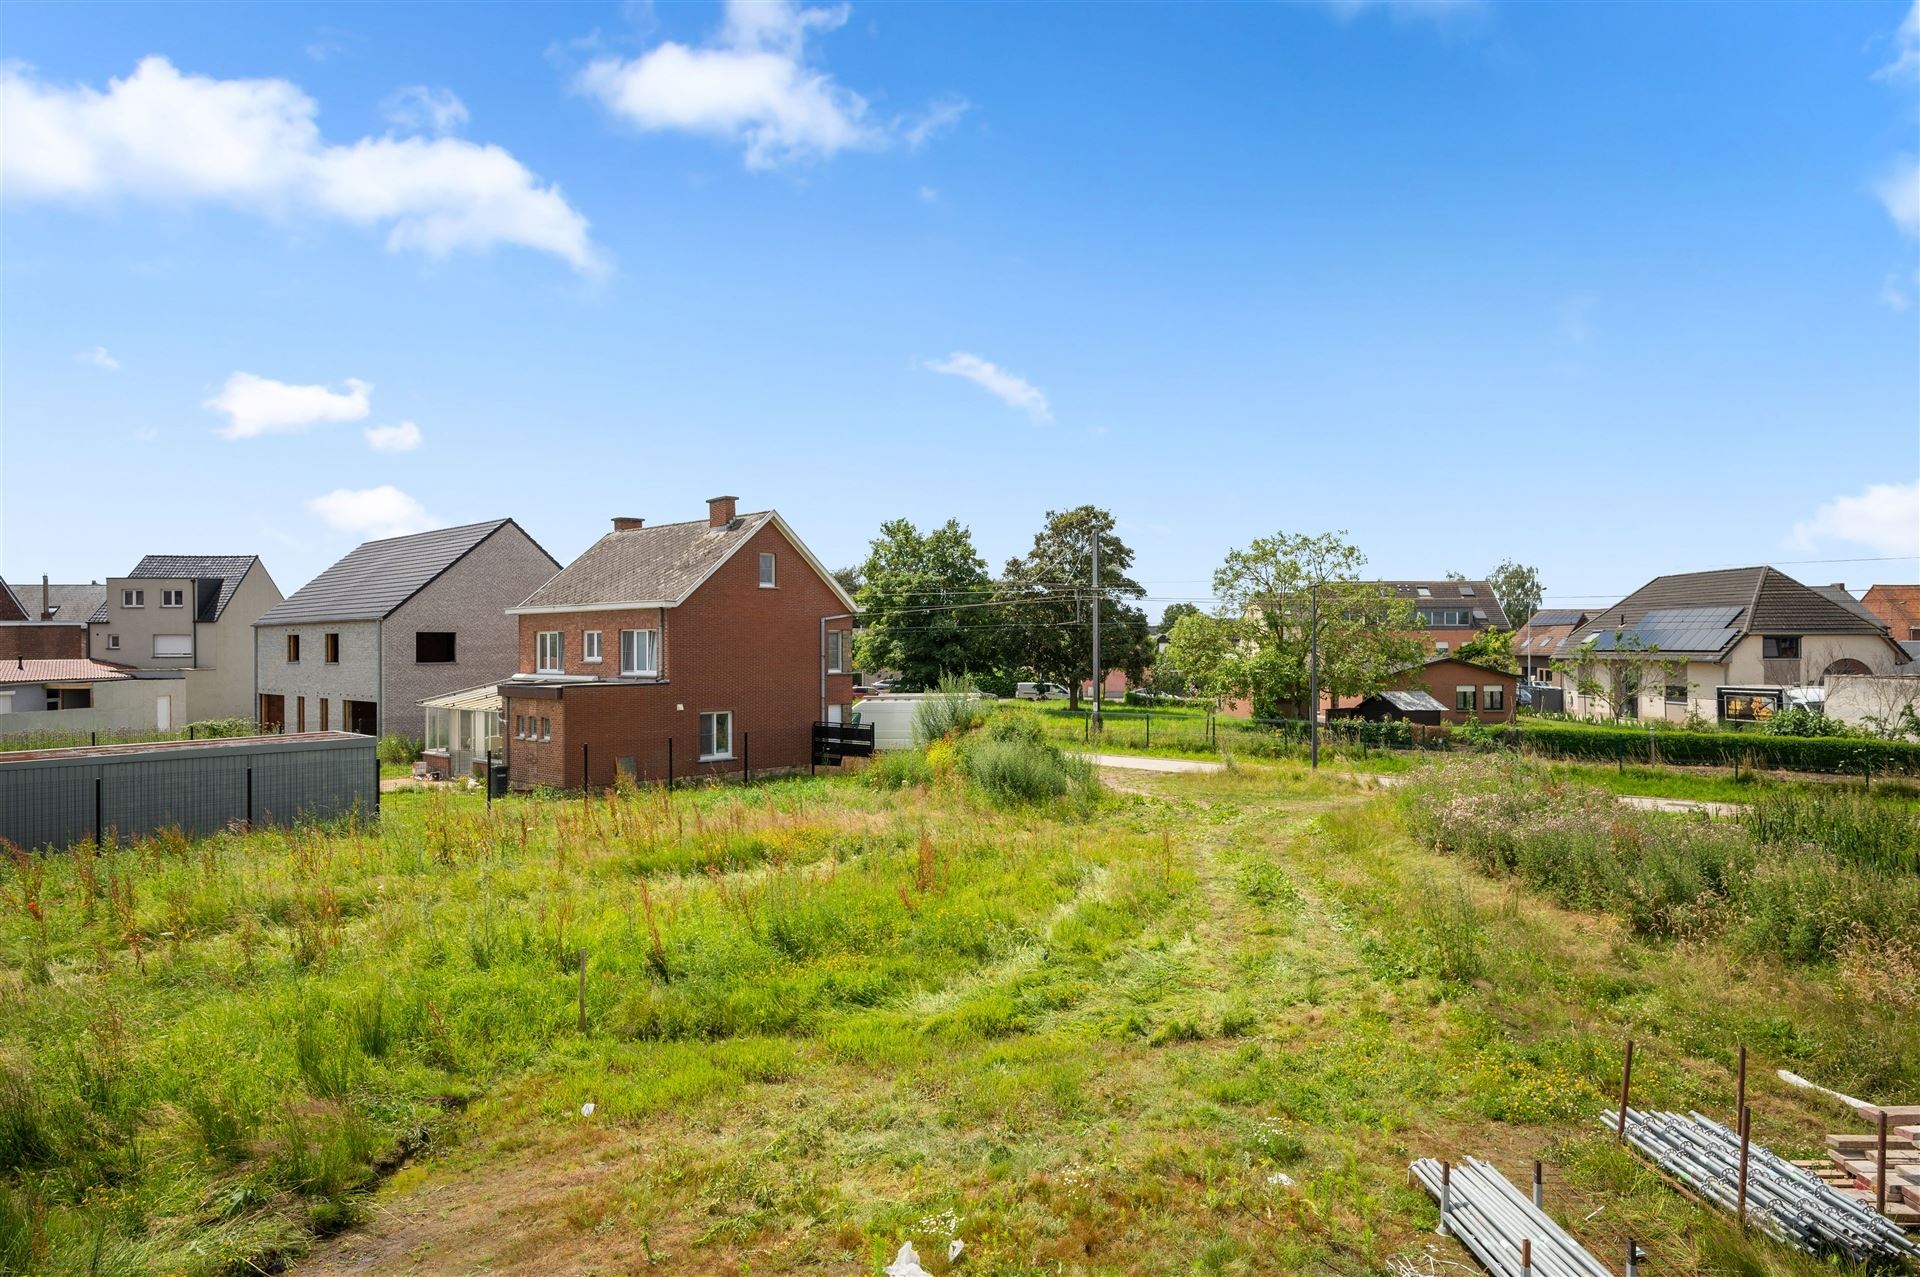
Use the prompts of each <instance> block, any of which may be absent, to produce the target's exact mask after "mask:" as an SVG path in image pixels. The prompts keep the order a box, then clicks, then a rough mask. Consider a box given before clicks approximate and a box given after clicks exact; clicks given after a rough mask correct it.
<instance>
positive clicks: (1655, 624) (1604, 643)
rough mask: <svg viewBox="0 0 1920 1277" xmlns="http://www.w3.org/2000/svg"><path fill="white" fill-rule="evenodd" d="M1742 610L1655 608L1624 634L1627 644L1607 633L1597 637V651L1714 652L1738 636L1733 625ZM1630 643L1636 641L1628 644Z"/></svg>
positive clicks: (1610, 632) (1735, 608)
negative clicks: (1645, 649)
mask: <svg viewBox="0 0 1920 1277" xmlns="http://www.w3.org/2000/svg"><path fill="white" fill-rule="evenodd" d="M1743 610H1744V609H1742V608H1739V607H1676V608H1658V609H1656V610H1654V611H1651V612H1648V613H1647V614H1646V615H1645V616H1643V617H1641V618H1640V623H1639V624H1638V625H1635V626H1633V627H1632V628H1631V629H1629V630H1627V631H1626V636H1628V637H1629V638H1630V641H1628V642H1626V643H1625V644H1621V643H1617V642H1615V640H1614V635H1613V631H1611V630H1608V631H1606V632H1604V633H1602V634H1601V635H1599V637H1598V641H1597V642H1596V643H1595V644H1594V647H1595V649H1596V650H1598V651H1602V652H1613V651H1619V650H1622V647H1623V646H1624V647H1625V648H1626V649H1629V650H1630V649H1632V648H1635V647H1640V648H1647V647H1657V648H1659V649H1660V650H1661V651H1663V652H1717V651H1719V650H1720V649H1721V648H1723V647H1725V646H1726V645H1727V644H1728V643H1729V642H1730V641H1732V640H1733V639H1734V638H1735V637H1736V636H1737V634H1738V631H1737V630H1735V629H1734V622H1735V621H1736V620H1738V619H1739V617H1740V613H1741V612H1742V611H1743ZM1631 640H1637V642H1636V641H1631Z"/></svg>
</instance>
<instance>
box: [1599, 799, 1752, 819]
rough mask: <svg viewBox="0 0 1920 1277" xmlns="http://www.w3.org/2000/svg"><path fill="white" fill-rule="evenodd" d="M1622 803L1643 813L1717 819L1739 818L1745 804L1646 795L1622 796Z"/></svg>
mask: <svg viewBox="0 0 1920 1277" xmlns="http://www.w3.org/2000/svg"><path fill="white" fill-rule="evenodd" d="M1620 801H1621V802H1622V803H1625V804H1626V805H1627V806H1629V807H1638V808H1640V809H1642V810H1643V811H1704V812H1706V813H1707V815H1709V816H1713V817H1715V818H1720V817H1725V816H1738V815H1739V814H1740V813H1741V812H1742V811H1743V810H1745V809H1746V804H1745V803H1715V802H1708V801H1707V800H1706V799H1704V798H1651V797H1648V796H1647V795H1645V794H1621V795H1620Z"/></svg>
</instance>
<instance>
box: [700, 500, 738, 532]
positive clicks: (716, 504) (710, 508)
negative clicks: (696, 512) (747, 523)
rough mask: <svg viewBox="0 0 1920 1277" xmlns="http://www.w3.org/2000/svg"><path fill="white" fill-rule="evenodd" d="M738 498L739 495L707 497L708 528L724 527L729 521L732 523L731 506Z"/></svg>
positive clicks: (732, 506)
mask: <svg viewBox="0 0 1920 1277" xmlns="http://www.w3.org/2000/svg"><path fill="white" fill-rule="evenodd" d="M739 500H740V498H739V497H708V498H707V526H708V527H710V528H724V527H726V526H727V525H728V524H729V523H732V522H733V508H734V506H735V505H736V504H737V503H738V502H739Z"/></svg>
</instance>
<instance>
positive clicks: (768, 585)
mask: <svg viewBox="0 0 1920 1277" xmlns="http://www.w3.org/2000/svg"><path fill="white" fill-rule="evenodd" d="M773 587H774V575H773V555H771V554H763V555H761V556H760V588H761V589H763V590H771V589H772V588H773Z"/></svg>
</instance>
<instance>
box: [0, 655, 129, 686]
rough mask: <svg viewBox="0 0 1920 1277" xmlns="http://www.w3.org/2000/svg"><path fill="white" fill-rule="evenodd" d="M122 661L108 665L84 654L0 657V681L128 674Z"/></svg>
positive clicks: (85, 679)
mask: <svg viewBox="0 0 1920 1277" xmlns="http://www.w3.org/2000/svg"><path fill="white" fill-rule="evenodd" d="M132 677H133V671H132V670H131V669H129V668H128V667H126V666H125V665H109V664H108V663H107V662H105V661H92V660H88V659H86V658H85V657H76V658H74V659H72V660H50V661H21V660H15V661H0V683H104V682H107V681H109V680H112V679H121V678H132Z"/></svg>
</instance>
